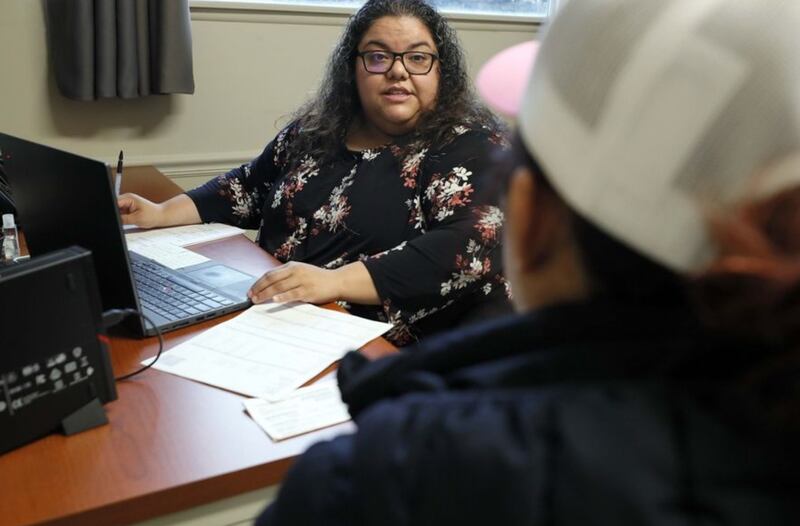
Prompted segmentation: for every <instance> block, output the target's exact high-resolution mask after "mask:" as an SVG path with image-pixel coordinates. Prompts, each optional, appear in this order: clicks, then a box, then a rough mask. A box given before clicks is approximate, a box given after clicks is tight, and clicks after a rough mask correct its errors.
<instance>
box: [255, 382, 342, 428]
mask: <svg viewBox="0 0 800 526" xmlns="http://www.w3.org/2000/svg"><path fill="white" fill-rule="evenodd" d="M244 407H245V409H247V412H248V413H250V416H251V417H252V418H253V420H255V421H256V423H257V424H258V425H259V426H261V427H262V428H263V429H264V431H266V432H267V434H268V435H269V436H270V438H272V440H274V441H276V442H277V441H279V440H285V439H287V438H291V437H294V436H297V435H302V434H304V433H309V432H311V431H316V430H317V429H322V428H324V427H330V426H332V425H336V424H341V423H342V422H346V421H348V420H350V414H349V413H348V412H347V406H346V405H345V404H344V402H342V398H341V395H340V394H339V386H338V385H337V384H336V382H332V381H326V382H322V383H319V384H315V385H311V386H308V387H301V388H300V389H297V391H295V392H294V393H292V394H291V395H290V396H289V397H287V398H284V399H283V400H280V401H278V402H268V401H267V400H263V399H261V398H250V399H248V400H245V401H244Z"/></svg>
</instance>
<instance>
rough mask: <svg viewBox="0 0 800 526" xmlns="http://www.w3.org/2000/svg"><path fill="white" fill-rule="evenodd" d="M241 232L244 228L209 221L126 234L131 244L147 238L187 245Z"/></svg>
mask: <svg viewBox="0 0 800 526" xmlns="http://www.w3.org/2000/svg"><path fill="white" fill-rule="evenodd" d="M239 234H244V230H242V229H241V228H238V227H235V226H230V225H223V224H220V223H207V224H204V225H186V226H174V227H169V228H157V229H154V230H145V231H143V232H132V233H130V234H125V239H127V241H128V243H129V244H130V242H131V241H132V240H142V239H147V240H148V241H150V242H151V243H156V242H157V243H165V244H169V245H172V246H177V247H186V246H189V245H196V244H197V243H205V242H207V241H214V240H217V239H223V238H226V237H231V236H236V235H239Z"/></svg>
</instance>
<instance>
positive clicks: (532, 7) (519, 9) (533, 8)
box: [192, 0, 564, 19]
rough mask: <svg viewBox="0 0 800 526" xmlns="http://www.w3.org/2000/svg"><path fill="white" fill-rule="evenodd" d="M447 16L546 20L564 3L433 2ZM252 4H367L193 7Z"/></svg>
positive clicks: (344, 1)
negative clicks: (558, 5) (559, 4)
mask: <svg viewBox="0 0 800 526" xmlns="http://www.w3.org/2000/svg"><path fill="white" fill-rule="evenodd" d="M429 1H430V3H431V4H432V5H434V6H435V7H436V8H437V9H439V10H441V11H442V12H444V13H449V14H459V15H467V16H469V17H470V18H472V17H477V18H480V17H482V16H486V17H489V18H495V17H502V18H507V17H508V18H524V19H531V18H534V19H542V18H545V17H547V16H548V15H549V14H551V13H552V12H554V11H555V9H556V7H557V4H558V2H559V1H561V2H563V1H564V0H429ZM225 3H231V4H249V5H251V6H255V5H259V6H263V7H268V8H275V9H281V8H284V9H286V8H289V9H291V8H297V9H301V10H303V11H309V10H314V9H320V10H322V11H328V10H331V11H334V12H353V11H355V10H356V9H357V8H359V7H360V6H361V5H363V4H364V0H214V1H203V0H193V1H192V4H193V5H199V6H206V5H208V4H217V5H224V4H225Z"/></svg>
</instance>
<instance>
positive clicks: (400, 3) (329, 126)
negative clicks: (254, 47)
mask: <svg viewBox="0 0 800 526" xmlns="http://www.w3.org/2000/svg"><path fill="white" fill-rule="evenodd" d="M385 16H398V17H399V16H409V17H414V18H416V19H418V20H420V21H421V22H422V23H423V24H425V26H426V27H427V28H428V30H429V31H430V33H431V35H432V36H433V41H434V43H435V44H436V48H437V51H438V54H439V62H440V67H439V69H440V79H439V92H438V94H437V99H436V100H437V104H436V107H435V109H434V110H432V111H428V112H426V113H425V114H424V115H422V117H421V118H420V121H419V124H418V125H417V127H416V129H415V131H414V132H413V133H412V134H411V135H412V137H410V139H413V140H417V139H421V140H423V141H425V142H428V143H430V144H431V146H432V147H434V148H435V147H436V146H439V145H442V144H444V143H446V142H447V141H448V140H449V139H450V138H451V136H452V130H453V128H454V127H455V126H457V125H463V124H466V123H469V124H470V125H475V126H486V127H489V128H490V129H492V130H498V129H502V128H503V126H502V123H501V122H500V121H499V120H498V119H497V117H496V116H495V115H494V114H493V113H492V112H491V111H489V110H488V109H487V108H486V107H485V106H484V105H483V104H482V103H481V102H480V101H479V100H478V98H477V97H476V96H475V93H474V91H473V89H472V85H471V83H470V80H469V77H468V76H467V71H466V66H465V61H464V55H463V53H462V51H461V46H460V44H459V41H458V37H457V36H456V32H455V31H454V30H453V29H452V28H451V27H450V25H449V24H448V23H447V21H446V20H445V18H444V17H443V16H442V15H441V14H439V13H438V12H437V11H436V9H434V8H433V7H431V6H430V5H429V4H428V3H427V2H425V1H424V0H368V1H367V2H366V3H365V4H364V5H363V6H362V7H361V9H359V10H358V12H356V14H355V15H353V16H352V17H351V18H350V20H349V22H348V24H347V27H346V28H345V30H344V33H343V34H342V37H341V38H340V40H339V43H338V44H337V45H336V48H335V49H334V50H333V53H332V54H331V56H330V58H329V59H328V64H327V68H326V72H325V77H324V78H323V80H322V82H321V84H320V87H319V90H318V91H317V93H316V95H315V96H314V97H313V98H312V99H311V100H309V101H308V102H306V103H305V104H304V105H303V106H301V107H300V108H299V109H298V110H297V111H296V112H295V113H294V115H293V119H292V120H293V121H295V122H296V123H297V124H298V126H299V128H298V134H297V137H296V138H295V139H294V140H292V141H291V142H290V145H289V152H288V153H289V155H290V157H294V158H297V157H302V156H304V155H307V154H310V155H311V156H312V157H314V158H317V159H321V160H322V162H323V163H324V162H326V161H329V160H331V158H332V157H333V156H334V155H335V154H336V152H337V151H339V150H340V149H341V147H342V145H343V144H344V141H345V139H346V136H347V132H348V130H349V129H350V126H351V125H352V123H353V121H354V119H355V118H356V117H357V116H358V115H359V114H360V113H361V102H360V99H359V97H358V91H357V89H356V81H355V75H356V72H355V67H356V61H355V58H356V53H357V51H358V44H359V42H360V41H361V39H362V38H363V36H364V33H366V32H367V31H368V30H369V28H370V27H371V26H372V24H373V23H374V22H375V21H376V20H377V19H379V18H382V17H385ZM442 101H447V103H446V104H443V103H442Z"/></svg>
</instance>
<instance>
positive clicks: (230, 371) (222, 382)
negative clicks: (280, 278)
mask: <svg viewBox="0 0 800 526" xmlns="http://www.w3.org/2000/svg"><path fill="white" fill-rule="evenodd" d="M391 327H392V326H391V325H390V324H388V323H380V322H376V321H371V320H366V319H363V318H359V317H357V316H351V315H349V314H345V313H341V312H336V311H332V310H328V309H322V308H320V307H315V306H313V305H308V304H305V303H283V304H274V303H272V304H265V305H256V306H253V307H251V308H249V309H248V310H246V311H244V312H243V313H242V314H240V315H239V316H237V317H235V318H233V319H231V320H229V321H226V322H224V323H221V324H219V325H217V326H215V327H212V328H211V329H208V330H207V331H205V332H203V333H202V334H200V335H198V336H196V337H194V338H192V339H191V340H189V341H187V342H184V343H182V344H180V345H177V346H176V347H174V348H173V349H170V350H169V351H167V352H165V353H164V354H162V356H161V358H160V359H159V360H158V362H156V364H155V365H153V367H154V368H155V369H159V370H161V371H165V372H168V373H172V374H176V375H179V376H183V377H185V378H191V379H193V380H197V381H199V382H203V383H207V384H209V385H214V386H217V387H222V388H224V389H227V390H229V391H234V392H237V393H242V394H245V395H249V396H254V397H256V398H265V399H268V400H279V399H282V398H284V397H286V396H288V395H289V394H291V392H292V391H293V390H295V389H297V388H298V387H300V386H301V385H303V384H304V383H305V382H307V381H308V380H310V379H311V378H313V377H314V376H316V375H317V374H319V373H320V372H321V371H322V370H324V369H325V368H326V367H328V366H329V365H330V364H332V363H333V362H335V361H337V360H339V359H340V358H341V357H342V356H343V355H344V354H345V353H346V352H347V351H350V350H353V349H358V348H359V347H362V346H363V345H364V344H366V343H367V342H369V341H370V340H372V339H374V338H377V337H378V336H380V335H381V334H383V333H384V332H386V331H387V330H389V329H390V328H391Z"/></svg>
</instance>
